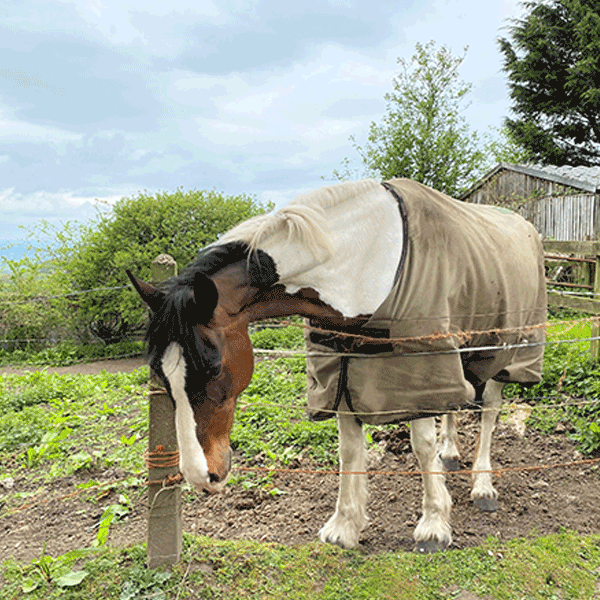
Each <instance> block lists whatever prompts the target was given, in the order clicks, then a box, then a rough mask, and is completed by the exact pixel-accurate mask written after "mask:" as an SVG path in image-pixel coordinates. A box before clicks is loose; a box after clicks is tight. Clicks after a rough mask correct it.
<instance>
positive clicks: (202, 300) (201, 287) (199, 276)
mask: <svg viewBox="0 0 600 600" xmlns="http://www.w3.org/2000/svg"><path fill="white" fill-rule="evenodd" d="M194 301H195V303H196V308H197V310H198V312H197V314H196V315H195V317H197V319H198V322H199V323H200V324H201V325H207V324H208V322H209V321H210V320H211V319H212V316H213V313H214V312H215V308H217V304H218V302H219V292H218V291H217V286H216V285H215V282H214V281H213V280H212V279H211V278H210V277H207V276H206V275H204V274H203V273H196V275H195V276H194Z"/></svg>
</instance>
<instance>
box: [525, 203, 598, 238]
mask: <svg viewBox="0 0 600 600" xmlns="http://www.w3.org/2000/svg"><path fill="white" fill-rule="evenodd" d="M599 205H600V196H599V195H595V194H573V195H569V196H550V197H547V198H540V199H538V200H531V201H529V202H527V203H526V204H524V205H523V206H521V207H519V209H518V212H519V213H520V214H521V215H523V216H524V217H525V218H526V219H527V220H528V221H530V222H531V223H533V224H534V225H535V228H536V229H537V230H538V231H539V232H540V233H541V234H542V237H543V238H544V239H551V240H558V241H565V242H566V241H572V240H592V239H595V238H596V237H597V236H598V233H600V230H599V228H598V218H599V213H600V208H599Z"/></svg>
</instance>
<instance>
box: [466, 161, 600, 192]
mask: <svg viewBox="0 0 600 600" xmlns="http://www.w3.org/2000/svg"><path fill="white" fill-rule="evenodd" d="M503 170H507V171H515V172H517V173H523V174H525V175H530V176H531V177H538V178H540V179H546V180H549V181H553V182H555V183H558V184H560V185H564V186H565V187H570V188H574V189H577V190H582V191H585V192H591V193H595V192H600V167H570V166H567V165H565V166H563V167H555V166H541V165H514V164H511V163H504V162H502V163H498V164H497V165H496V166H495V167H494V168H493V169H491V170H490V171H489V172H488V173H486V174H485V175H484V176H483V177H482V178H481V179H480V180H479V181H478V182H477V183H476V184H475V185H474V186H472V187H471V188H470V189H468V190H467V191H466V192H464V193H463V194H461V195H460V199H461V200H464V199H465V198H468V197H469V196H470V195H471V194H472V193H473V192H475V191H476V190H478V189H479V188H480V187H481V186H482V185H483V184H484V183H485V182H486V181H488V180H489V179H491V178H492V177H493V176H494V175H496V174H497V173H499V172H500V171H503Z"/></svg>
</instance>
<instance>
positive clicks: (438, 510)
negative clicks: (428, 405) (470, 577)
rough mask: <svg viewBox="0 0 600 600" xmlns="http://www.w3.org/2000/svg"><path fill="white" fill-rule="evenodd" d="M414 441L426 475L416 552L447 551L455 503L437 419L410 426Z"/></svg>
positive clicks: (424, 477)
mask: <svg viewBox="0 0 600 600" xmlns="http://www.w3.org/2000/svg"><path fill="white" fill-rule="evenodd" d="M410 441H411V444H412V448H413V452H414V453H415V455H416V457H417V460H418V461H419V467H420V469H421V471H422V472H423V475H422V477H423V516H422V517H421V520H420V521H419V523H418V525H417V527H416V529H415V532H414V534H413V537H414V539H415V542H416V543H417V545H416V550H417V551H418V552H436V551H438V550H444V549H445V548H447V547H448V546H449V545H450V544H451V543H452V530H451V528H450V509H451V507H452V499H451V498H450V494H449V493H448V490H447V489H446V483H445V476H444V475H443V474H442V473H441V471H443V466H442V461H441V460H440V457H439V455H438V453H437V450H436V428H435V419H434V418H433V417H429V418H426V419H418V420H416V421H413V422H412V423H411V425H410ZM434 473H435V474H434Z"/></svg>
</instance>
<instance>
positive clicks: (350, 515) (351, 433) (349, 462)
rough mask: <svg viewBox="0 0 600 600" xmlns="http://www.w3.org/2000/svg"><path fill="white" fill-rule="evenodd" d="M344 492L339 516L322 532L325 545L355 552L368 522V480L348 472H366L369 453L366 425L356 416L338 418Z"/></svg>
mask: <svg viewBox="0 0 600 600" xmlns="http://www.w3.org/2000/svg"><path fill="white" fill-rule="evenodd" d="M337 422H338V433H339V452H340V471H341V474H340V488H339V494H338V500H337V504H336V507H335V512H334V513H333V515H332V516H331V518H330V519H329V521H327V523H325V525H324V526H323V528H322V529H321V531H320V532H319V539H320V540H321V541H322V542H327V543H330V544H337V545H338V546H341V547H342V548H354V547H355V546H356V545H357V544H358V538H359V536H360V532H361V531H362V529H363V527H364V526H365V524H366V522H367V516H366V512H367V476H366V475H353V474H350V473H348V471H360V472H363V473H364V471H365V470H366V464H367V449H366V447H365V438H364V434H363V430H362V425H361V424H360V423H359V422H358V421H357V420H356V418H355V417H353V416H352V415H342V414H339V415H338V417H337Z"/></svg>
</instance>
